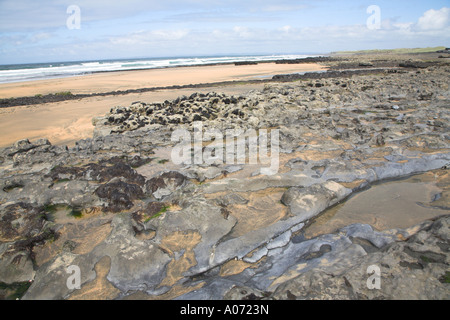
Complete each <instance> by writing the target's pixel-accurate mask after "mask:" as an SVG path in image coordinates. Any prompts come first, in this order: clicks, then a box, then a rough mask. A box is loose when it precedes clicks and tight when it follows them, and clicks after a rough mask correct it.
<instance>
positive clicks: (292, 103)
mask: <svg viewBox="0 0 450 320" xmlns="http://www.w3.org/2000/svg"><path fill="white" fill-rule="evenodd" d="M377 59H378V58H373V59H371V58H370V57H366V56H364V57H357V58H340V59H339V61H328V62H327V63H328V64H329V65H330V69H331V71H329V72H326V73H317V74H315V75H314V76H311V75H287V76H278V78H276V79H272V80H271V81H268V83H267V84H266V86H265V88H264V90H262V91H251V92H249V93H248V94H246V95H241V96H231V95H225V94H222V93H215V92H210V93H208V94H200V93H197V94H193V95H191V96H189V97H186V96H182V97H179V98H177V99H175V100H171V101H162V102H160V103H152V104H147V103H145V102H140V101H138V102H135V103H133V104H132V105H131V106H112V108H111V111H110V113H109V114H107V115H105V116H104V117H100V118H96V119H94V120H93V123H94V124H95V127H96V129H95V134H94V136H93V138H92V139H86V140H81V141H79V142H77V144H76V145H75V146H74V147H73V148H68V147H65V146H53V145H51V143H50V142H49V141H48V140H46V139H40V140H38V141H33V142H30V141H28V140H21V141H18V142H16V143H15V144H14V145H13V146H10V147H8V148H3V149H1V150H0V167H1V171H0V284H1V286H0V296H2V297H4V298H8V297H9V298H11V297H22V298H24V299H223V298H225V299H283V300H284V299H449V298H450V295H449V293H450V291H449V280H448V277H449V248H450V242H449V221H450V218H449V216H448V213H449V212H448V208H449V207H450V202H449V188H448V180H446V179H448V166H449V164H450V148H449V144H448V140H449V125H448V124H449V118H450V114H449V109H448V108H449V101H450V91H449V87H448V77H449V74H450V66H449V65H448V63H447V62H445V61H442V59H439V60H432V61H433V62H430V61H428V60H427V61H422V60H418V58H417V57H415V56H412V57H409V56H406V57H404V56H403V57H402V58H401V59H402V60H398V58H397V57H395V58H390V60H389V61H379V60H377ZM384 59H385V58H383V59H382V60H384ZM409 59H413V60H411V61H409ZM405 61H408V62H407V63H406V62H405ZM400 64H403V66H401V65H400ZM343 66H344V67H343ZM355 67H358V68H357V69H358V70H355ZM273 80H278V81H277V82H274V81H273ZM198 121H201V122H202V125H203V128H204V129H205V130H207V129H217V130H221V131H225V130H230V129H243V130H249V129H253V130H258V131H259V130H263V129H269V128H271V129H274V128H276V129H279V132H280V134H279V137H280V141H279V147H280V166H279V170H278V172H277V173H276V174H274V175H264V174H262V171H261V166H257V165H256V166H255V165H248V164H239V163H236V164H224V163H212V164H197V165H177V164H175V163H173V161H171V157H170V152H171V150H172V149H173V147H174V142H173V141H172V139H171V135H172V133H173V132H174V130H177V129H180V128H182V129H185V130H188V131H189V132H194V130H195V126H194V124H195V123H196V122H198ZM431 170H435V171H434V172H435V174H436V177H439V179H442V181H444V182H443V192H442V194H441V195H440V197H439V201H438V202H436V201H437V200H438V199H430V203H429V204H428V205H430V206H436V207H439V208H440V209H442V215H443V216H442V217H437V218H436V219H434V221H430V220H428V221H425V222H423V223H422V224H420V225H418V226H411V227H410V228H407V229H391V230H384V231H382V230H375V229H374V228H373V227H372V226H370V225H368V224H356V225H355V224H354V225H350V226H348V227H345V228H341V229H339V230H337V231H336V232H335V233H332V234H326V235H320V236H318V237H316V238H314V239H309V240H305V239H304V238H302V236H301V235H302V230H304V228H305V227H306V226H307V225H308V223H310V222H311V221H312V220H313V219H314V218H315V217H317V216H318V215H320V213H322V212H323V211H324V210H325V209H326V208H328V207H330V206H333V205H335V204H337V203H339V202H341V201H345V199H346V198H347V197H349V196H350V195H351V194H354V193H355V192H358V191H361V190H363V189H364V188H367V187H368V186H370V185H371V184H372V183H375V182H379V181H383V180H386V179H396V178H399V177H403V176H408V175H412V174H416V173H421V172H426V171H431ZM371 265H377V266H379V267H380V268H381V270H382V273H381V279H382V285H381V289H376V290H371V289H368V288H367V286H366V279H367V278H368V277H369V275H368V274H367V268H368V267H369V266H371ZM70 266H77V267H78V268H79V270H80V277H81V278H80V288H79V289H76V288H69V287H70V286H68V285H67V279H68V277H69V276H70V274H69V273H68V272H67V268H68V267H70ZM22 295H23V296H22Z"/></svg>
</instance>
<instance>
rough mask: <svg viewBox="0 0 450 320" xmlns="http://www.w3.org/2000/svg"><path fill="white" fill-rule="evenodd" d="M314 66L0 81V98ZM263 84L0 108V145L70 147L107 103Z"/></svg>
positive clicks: (251, 76)
mask: <svg viewBox="0 0 450 320" xmlns="http://www.w3.org/2000/svg"><path fill="white" fill-rule="evenodd" d="M325 69H326V68H325V67H324V66H322V65H319V64H313V63H308V64H294V65H289V64H275V63H261V64H258V65H243V66H235V65H234V64H233V65H231V64H230V65H214V66H199V67H179V68H167V69H153V70H139V71H124V72H105V73H97V74H91V75H85V76H77V77H70V78H61V79H50V80H40V81H30V82H19V83H9V84H0V98H10V97H23V96H34V95H37V94H42V95H45V94H49V93H57V92H67V91H70V92H71V93H72V94H80V93H102V92H112V91H117V90H128V89H139V88H152V87H168V86H172V85H188V84H202V83H218V82H225V81H246V80H255V79H263V78H265V77H270V76H273V75H275V74H290V73H299V72H312V71H320V70H325ZM262 87H263V84H245V83H242V84H237V85H232V86H228V85H227V86H213V87H210V88H203V89H202V88H193V89H179V90H158V91H152V92H145V93H133V94H128V95H119V96H113V95H111V96H105V97H91V98H85V99H80V100H68V101H62V102H55V103H44V104H39V105H32V106H20V107H13V108H3V109H0V136H1V137H2V138H1V141H0V147H5V146H8V145H10V144H12V143H14V142H15V141H18V140H21V139H30V140H34V139H38V138H43V137H45V138H48V139H49V140H50V142H51V143H52V144H55V145H61V144H67V145H69V146H70V145H73V143H74V142H75V141H77V140H80V139H85V138H89V137H91V136H92V132H93V129H94V127H93V125H92V118H94V117H97V116H102V115H104V114H105V113H107V112H108V111H109V110H110V109H111V107H114V106H126V105H129V104H130V103H132V102H134V101H144V102H148V103H151V102H157V101H164V100H166V99H175V98H176V97H178V96H181V95H189V94H192V93H193V92H209V91H216V92H223V93H227V94H242V93H245V92H248V91H250V90H253V89H260V88H262Z"/></svg>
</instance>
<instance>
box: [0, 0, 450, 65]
mask: <svg viewBox="0 0 450 320" xmlns="http://www.w3.org/2000/svg"><path fill="white" fill-rule="evenodd" d="M434 46H446V47H450V1H449V0H445V1H443V0H428V1H424V0H370V1H364V0H315V1H310V0H296V1H293V0H278V1H274V0H226V1H225V0H207V1H199V0H185V1H180V0H164V1H161V0H158V1H153V0H128V1H112V0H108V1H106V0H53V1H47V0H39V1H36V0H0V64H18V63H35V62H57V61H80V60H102V59H125V58H153V57H183V56H211V55H243V54H246V55H247V54H248V55H253V54H303V53H306V54H326V53H329V52H333V51H342V50H364V49H393V48H417V47H434Z"/></svg>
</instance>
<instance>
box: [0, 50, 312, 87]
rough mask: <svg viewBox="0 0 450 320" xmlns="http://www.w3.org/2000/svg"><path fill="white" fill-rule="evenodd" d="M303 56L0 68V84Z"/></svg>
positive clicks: (161, 60)
mask: <svg viewBox="0 0 450 320" xmlns="http://www.w3.org/2000/svg"><path fill="white" fill-rule="evenodd" d="M306 57H307V56H306V55H266V56H222V57H187V58H159V59H129V60H108V61H82V62H57V63H48V64H43V63H37V64H24V65H3V66H0V83H11V82H22V81H32V80H40V79H51V78H60V77H69V76H77V75H83V74H90V73H95V72H107V71H126V70H139V69H157V68H167V67H182V66H195V65H199V66H201V65H207V64H221V63H235V62H247V61H248V62H252V61H270V60H283V59H300V58H306Z"/></svg>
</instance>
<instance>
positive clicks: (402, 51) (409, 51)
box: [333, 47, 445, 55]
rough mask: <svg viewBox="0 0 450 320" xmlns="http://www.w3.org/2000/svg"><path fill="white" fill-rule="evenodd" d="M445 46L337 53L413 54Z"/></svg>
mask: <svg viewBox="0 0 450 320" xmlns="http://www.w3.org/2000/svg"><path fill="white" fill-rule="evenodd" d="M444 49H445V47H427V48H400V49H384V50H360V51H337V52H333V54H336V55H344V54H348V55H351V54H377V53H382V54H383V53H384V54H386V53H393V54H412V53H428V52H436V51H439V50H444Z"/></svg>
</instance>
